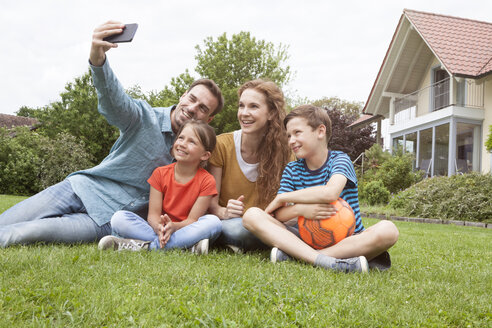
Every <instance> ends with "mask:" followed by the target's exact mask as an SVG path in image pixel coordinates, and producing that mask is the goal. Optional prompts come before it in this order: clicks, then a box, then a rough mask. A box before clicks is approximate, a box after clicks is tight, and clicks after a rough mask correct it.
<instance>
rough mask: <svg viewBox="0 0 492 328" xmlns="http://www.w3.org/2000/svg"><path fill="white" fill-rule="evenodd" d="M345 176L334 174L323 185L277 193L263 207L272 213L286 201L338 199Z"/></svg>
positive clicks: (297, 202) (328, 202)
mask: <svg viewBox="0 0 492 328" xmlns="http://www.w3.org/2000/svg"><path fill="white" fill-rule="evenodd" d="M346 183H347V178H346V177H345V176H343V175H341V174H334V175H333V176H332V177H331V178H330V180H329V181H328V182H327V184H326V185H324V186H316V187H310V188H306V189H301V190H296V191H291V192H286V193H283V194H278V195H277V197H275V199H274V200H273V201H272V202H271V203H270V204H268V206H267V207H266V209H265V212H267V213H273V212H274V211H275V210H277V209H278V208H280V207H283V206H285V204H287V203H294V204H330V203H332V202H334V201H335V200H337V199H338V197H339V196H340V194H341V193H342V190H343V188H344V187H345V184H346Z"/></svg>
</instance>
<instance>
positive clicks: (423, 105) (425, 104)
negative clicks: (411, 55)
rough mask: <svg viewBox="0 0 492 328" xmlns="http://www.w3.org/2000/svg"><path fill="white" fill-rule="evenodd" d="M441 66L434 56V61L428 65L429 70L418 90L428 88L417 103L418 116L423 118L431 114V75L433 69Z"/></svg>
mask: <svg viewBox="0 0 492 328" xmlns="http://www.w3.org/2000/svg"><path fill="white" fill-rule="evenodd" d="M437 65H440V63H439V60H438V59H437V58H436V57H435V56H433V57H432V61H431V62H429V65H427V70H426V73H425V75H424V78H423V79H422V81H421V82H420V85H419V88H418V90H422V89H424V88H426V89H425V90H422V91H421V92H420V93H419V97H418V101H417V112H416V116H417V117H419V116H422V115H426V114H429V107H430V100H429V99H430V88H428V86H429V85H430V84H431V73H432V68H433V67H435V66H437Z"/></svg>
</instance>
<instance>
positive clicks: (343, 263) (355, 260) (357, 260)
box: [331, 256, 369, 273]
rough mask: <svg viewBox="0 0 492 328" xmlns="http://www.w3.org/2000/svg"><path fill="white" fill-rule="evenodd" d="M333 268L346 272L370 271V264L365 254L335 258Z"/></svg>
mask: <svg viewBox="0 0 492 328" xmlns="http://www.w3.org/2000/svg"><path fill="white" fill-rule="evenodd" d="M331 269H333V270H336V271H341V272H345V273H349V272H364V273H367V272H368V271H369V264H368V263H367V259H366V258H365V257H364V256H359V257H352V258H349V259H335V262H334V263H333V265H332V266H331Z"/></svg>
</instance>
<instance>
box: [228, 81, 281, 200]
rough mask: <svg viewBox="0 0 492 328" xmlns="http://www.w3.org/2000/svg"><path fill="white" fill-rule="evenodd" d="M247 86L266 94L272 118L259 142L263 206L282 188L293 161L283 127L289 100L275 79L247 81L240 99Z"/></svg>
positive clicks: (240, 90)
mask: <svg viewBox="0 0 492 328" xmlns="http://www.w3.org/2000/svg"><path fill="white" fill-rule="evenodd" d="M247 89H252V90H255V91H257V92H259V93H261V94H263V95H264V96H265V99H266V103H267V105H268V113H269V115H270V119H269V120H268V121H267V125H266V129H265V131H266V132H265V135H264V136H263V140H262V141H261V142H260V144H259V145H258V149H257V151H256V156H257V158H258V178H257V180H256V182H257V183H256V188H257V190H258V202H259V204H258V205H259V206H260V207H263V208H264V207H266V205H268V203H270V202H271V201H272V200H273V198H275V195H276V194H277V191H278V189H279V187H280V179H281V177H282V172H283V169H284V167H285V165H287V163H288V162H289V159H290V157H291V151H290V149H289V146H288V143H287V133H286V132H285V128H284V126H283V124H282V123H283V120H284V118H285V115H286V113H285V100H284V94H283V93H282V90H280V88H279V87H278V86H277V85H276V84H275V83H274V82H271V81H265V80H262V79H257V80H253V81H249V82H246V83H244V84H243V85H242V86H241V87H240V88H239V90H238V95H239V98H241V95H242V94H243V92H244V91H245V90H247Z"/></svg>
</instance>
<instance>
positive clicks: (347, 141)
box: [327, 108, 376, 160]
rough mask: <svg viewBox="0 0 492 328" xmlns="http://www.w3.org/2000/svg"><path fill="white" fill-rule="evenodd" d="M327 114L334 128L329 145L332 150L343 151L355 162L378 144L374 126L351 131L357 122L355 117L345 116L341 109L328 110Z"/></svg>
mask: <svg viewBox="0 0 492 328" xmlns="http://www.w3.org/2000/svg"><path fill="white" fill-rule="evenodd" d="M327 112H328V115H329V116H330V119H331V127H332V137H331V140H330V143H329V145H328V146H329V147H330V149H333V150H341V151H343V152H344V153H346V154H347V155H349V156H350V158H351V159H352V160H355V159H356V158H357V156H359V155H360V154H361V153H362V152H364V151H365V150H366V149H369V148H370V147H371V146H372V145H373V144H374V143H375V142H376V139H375V137H374V133H373V128H372V126H370V125H368V126H366V127H363V128H361V129H356V130H349V129H348V128H347V127H348V126H349V125H350V124H351V123H353V122H354V121H355V116H354V115H350V114H345V113H344V112H343V110H342V109H339V108H327Z"/></svg>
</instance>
